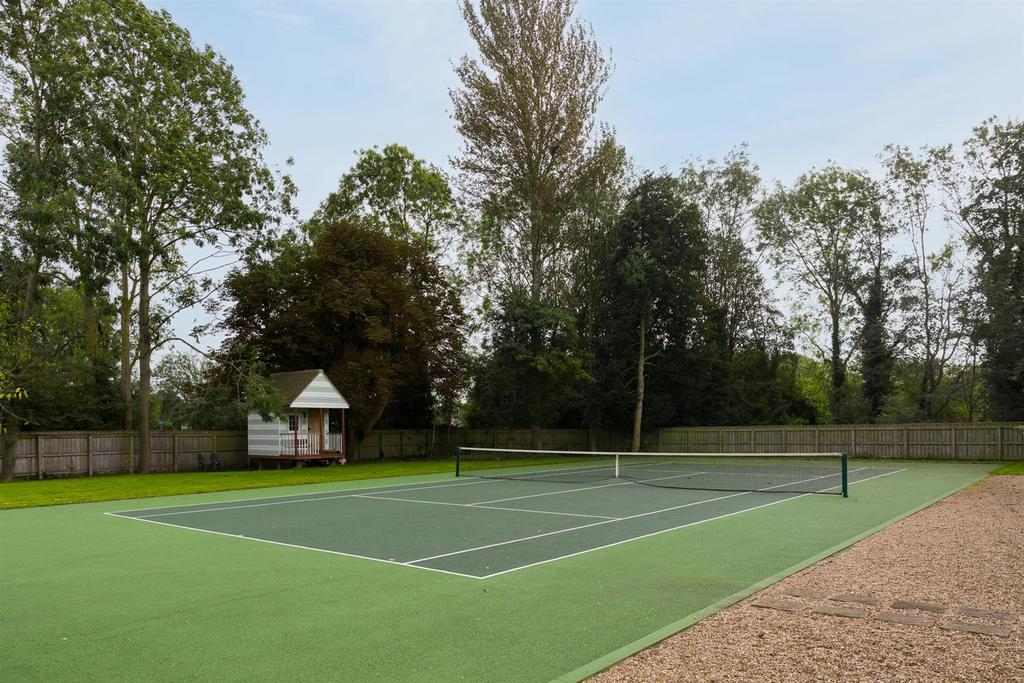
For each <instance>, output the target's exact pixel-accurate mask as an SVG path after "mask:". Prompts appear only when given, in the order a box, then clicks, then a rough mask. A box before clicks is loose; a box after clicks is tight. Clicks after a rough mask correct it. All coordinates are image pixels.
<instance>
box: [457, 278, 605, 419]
mask: <svg viewBox="0 0 1024 683" xmlns="http://www.w3.org/2000/svg"><path fill="white" fill-rule="evenodd" d="M575 322H576V321H575V319H574V317H573V316H572V315H571V314H570V313H568V312H567V311H565V310H563V309H561V308H556V307H552V306H544V305H543V304H537V303H534V302H533V301H531V300H530V299H529V298H527V297H525V296H521V295H520V296H516V295H510V296H508V297H505V298H503V299H502V300H501V301H500V302H499V304H498V305H497V306H496V307H495V308H493V309H492V310H491V311H490V313H489V315H488V324H489V326H490V329H491V335H490V338H489V339H488V341H487V343H486V345H485V347H484V349H485V351H484V356H483V357H482V358H480V359H479V360H478V362H477V368H476V372H475V374H474V382H473V391H472V394H471V405H472V408H471V410H470V411H469V414H468V416H467V420H468V422H469V423H470V424H471V425H474V426H480V427H485V426H486V427H532V426H535V425H539V426H542V427H553V426H556V425H558V424H559V420H561V419H562V418H563V417H564V416H565V415H566V413H567V412H568V411H570V410H572V409H573V408H574V406H575V403H576V402H577V401H578V399H579V397H580V391H581V388H582V386H583V384H584V382H586V381H587V380H588V375H587V374H586V371H585V369H584V367H583V362H582V359H581V357H580V353H579V342H578V336H577V334H576V326H575Z"/></svg>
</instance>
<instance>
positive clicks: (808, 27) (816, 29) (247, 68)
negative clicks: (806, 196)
mask: <svg viewBox="0 0 1024 683" xmlns="http://www.w3.org/2000/svg"><path fill="white" fill-rule="evenodd" d="M147 3H148V4H149V5H150V6H151V7H154V8H163V9H166V10H167V11H169V12H170V14H171V16H172V17H173V18H174V20H175V21H176V22H177V23H178V24H180V25H182V26H184V27H185V28H187V29H188V30H189V31H190V32H191V34H192V36H193V39H194V40H195V41H196V42H197V43H208V44H210V45H212V46H213V48H214V49H215V50H216V51H217V52H219V53H220V54H222V55H224V57H225V58H226V59H227V60H228V62H230V63H231V64H232V65H233V66H234V68H235V70H236V72H237V75H238V78H239V79H240V80H241V83H242V86H243V87H244V89H245V92H246V95H247V99H248V105H249V108H250V110H251V111H252V112H253V113H254V114H255V116H256V117H257V118H258V119H259V120H260V121H261V122H262V124H263V126H264V128H266V130H267V132H268V133H269V135H270V143H271V146H270V150H269V158H270V160H271V162H273V163H278V164H279V163H282V162H283V161H284V160H285V159H287V158H288V157H294V158H295V161H296V166H295V168H294V169H293V170H292V174H293V177H294V178H295V180H296V182H297V184H298V187H299V191H300V195H299V198H298V203H299V207H300V209H301V210H302V212H303V214H304V215H308V214H309V213H310V212H311V211H312V210H313V209H315V208H316V206H317V204H318V203H319V202H320V201H321V199H323V197H324V196H325V195H326V194H327V193H328V192H330V191H331V190H332V189H334V187H335V185H336V184H337V181H338V178H339V176H340V175H341V174H342V173H344V172H345V170H346V169H348V168H349V166H351V164H352V162H353V161H354V158H355V157H354V152H355V151H356V150H359V149H363V148H366V147H370V146H373V145H386V144H389V143H392V142H397V143H400V144H402V145H405V146H407V147H409V148H410V149H411V150H412V151H413V153H414V154H416V155H417V156H419V157H421V158H424V159H426V160H428V161H430V162H431V163H434V164H436V165H438V166H440V167H442V168H445V169H447V168H448V158H449V156H451V155H453V154H456V153H457V151H458V148H459V138H458V136H457V134H456V133H455V130H454V128H453V126H452V122H451V119H450V118H449V111H450V103H449V99H448V89H449V88H450V87H452V86H453V85H454V84H455V81H454V76H453V73H452V66H451V65H452V62H453V61H454V60H456V59H457V58H459V57H460V56H461V55H463V54H466V53H467V52H472V45H471V44H470V41H469V38H468V35H467V33H466V30H465V27H464V24H463V22H462V19H461V16H460V14H459V10H458V5H457V3H456V1H455V0H440V1H437V2H434V1H422V2H392V1H385V0H364V1H361V2H356V1H348V0H317V1H300V0H287V1H285V0H281V1H272V0H162V1H160V0H147ZM577 15H578V16H579V17H580V18H581V19H583V20H584V21H586V22H589V23H590V24H592V25H593V28H594V33H595V35H596V38H597V41H598V43H599V44H600V45H601V47H602V48H603V49H604V50H606V51H611V53H612V60H613V62H614V65H615V72H614V74H613V76H612V79H611V81H610V83H609V86H608V94H607V96H606V98H605V100H604V102H603V104H602V105H601V108H600V111H599V117H600V119H601V120H602V121H605V122H607V123H609V124H611V125H612V126H614V128H615V129H616V132H617V136H618V139H619V141H620V143H622V144H623V145H625V147H626V150H627V152H628V153H629V154H630V156H631V157H632V158H633V159H634V161H635V162H636V165H637V167H638V168H641V169H659V168H663V167H664V168H667V169H669V170H672V171H675V170H677V169H678V168H679V166H680V165H681V164H682V162H683V161H684V160H685V159H687V158H690V157H694V156H700V157H704V158H721V157H722V156H724V155H725V154H726V153H727V152H728V151H729V150H730V149H731V148H732V147H734V146H735V145H737V144H739V143H742V142H747V143H748V144H749V147H750V154H751V156H752V157H753V159H754V160H755V161H756V162H757V163H758V164H759V165H760V167H761V171H762V174H763V175H764V177H766V178H768V179H779V180H782V181H784V182H788V181H791V180H792V179H794V178H795V177H796V176H798V175H799V174H801V173H803V172H805V171H806V170H808V169H810V168H811V167H814V166H821V165H822V164H824V163H826V162H827V161H829V160H832V161H836V162H838V163H840V164H842V165H844V166H851V167H860V168H866V169H868V170H871V171H874V170H876V169H877V165H876V162H875V155H877V154H878V152H879V151H880V150H881V148H882V147H883V146H884V145H885V144H886V143H889V142H896V143H900V144H905V145H909V146H911V147H916V146H920V145H925V144H930V145H934V144H943V143H949V142H960V141H962V140H963V139H964V138H965V137H967V136H968V134H969V133H970V130H971V128H972V127H973V126H975V125H977V124H978V123H980V122H981V121H982V120H983V119H985V118H986V117H988V116H992V115H998V116H1000V117H1003V118H1010V117H1012V118H1020V117H1021V116H1022V114H1024V1H1014V2H979V1H973V2H951V1H950V2H947V1H932V2H917V1H914V2H911V1H905V2H898V1H892V0H890V1H888V2H864V1H857V0H846V1H843V2H839V1H834V2H832V1H818V2H810V1H807V2H777V1H757V2H731V1H729V0H717V1H714V2H641V1H636V0H633V1H629V2H627V1H624V0H623V1H610V0H606V1H598V0H589V1H584V2H580V5H579V7H578V9H577ZM197 317H198V316H197V315H196V314H192V313H186V314H184V315H183V316H181V317H180V319H179V320H178V325H177V327H178V328H179V331H181V332H184V331H186V330H188V329H190V328H191V326H192V324H193V320H194V319H195V318H197ZM210 341H213V340H212V339H211V340H210Z"/></svg>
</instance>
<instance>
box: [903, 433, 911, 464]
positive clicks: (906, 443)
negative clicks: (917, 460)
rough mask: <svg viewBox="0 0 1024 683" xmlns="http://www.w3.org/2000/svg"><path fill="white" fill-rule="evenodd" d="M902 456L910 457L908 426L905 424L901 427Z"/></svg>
mask: <svg viewBox="0 0 1024 683" xmlns="http://www.w3.org/2000/svg"><path fill="white" fill-rule="evenodd" d="M903 457H904V458H909V457H910V428H909V427H907V426H906V425H904V427H903Z"/></svg>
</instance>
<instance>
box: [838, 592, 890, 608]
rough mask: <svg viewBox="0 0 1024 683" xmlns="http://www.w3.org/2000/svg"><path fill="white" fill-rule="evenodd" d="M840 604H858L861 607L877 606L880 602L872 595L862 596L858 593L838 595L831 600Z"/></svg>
mask: <svg viewBox="0 0 1024 683" xmlns="http://www.w3.org/2000/svg"><path fill="white" fill-rule="evenodd" d="M829 600H836V601H838V602H856V603H859V604H861V605H877V604H878V603H879V602H880V600H879V599H878V598H876V597H874V596H871V595H860V594H858V593H837V594H835V595H833V596H832V597H830V598H829Z"/></svg>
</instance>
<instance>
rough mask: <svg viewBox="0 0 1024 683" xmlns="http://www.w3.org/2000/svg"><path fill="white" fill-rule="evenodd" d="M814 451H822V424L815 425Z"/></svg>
mask: <svg viewBox="0 0 1024 683" xmlns="http://www.w3.org/2000/svg"><path fill="white" fill-rule="evenodd" d="M814 452H815V453H821V426H820V425H814Z"/></svg>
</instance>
